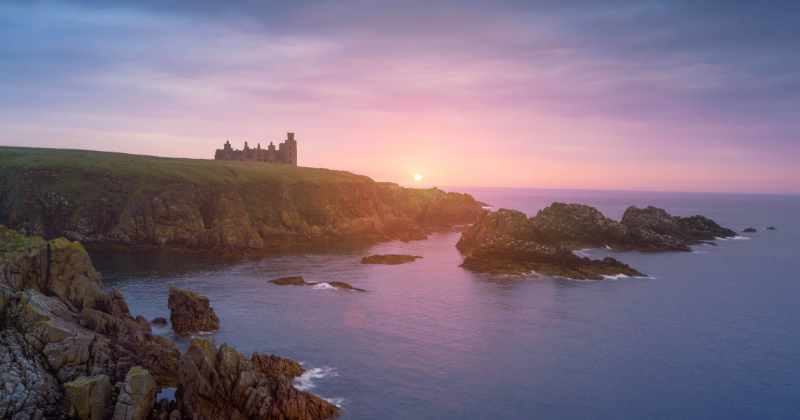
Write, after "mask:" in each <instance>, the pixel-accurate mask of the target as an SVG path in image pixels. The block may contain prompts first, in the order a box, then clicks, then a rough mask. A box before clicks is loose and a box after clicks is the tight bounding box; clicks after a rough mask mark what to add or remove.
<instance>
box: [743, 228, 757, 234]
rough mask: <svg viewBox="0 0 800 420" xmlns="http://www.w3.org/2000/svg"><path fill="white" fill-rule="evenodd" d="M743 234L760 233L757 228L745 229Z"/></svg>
mask: <svg viewBox="0 0 800 420" xmlns="http://www.w3.org/2000/svg"><path fill="white" fill-rule="evenodd" d="M742 232H746V233H754V232H758V230H756V228H745V229H744V230H743V231H742Z"/></svg>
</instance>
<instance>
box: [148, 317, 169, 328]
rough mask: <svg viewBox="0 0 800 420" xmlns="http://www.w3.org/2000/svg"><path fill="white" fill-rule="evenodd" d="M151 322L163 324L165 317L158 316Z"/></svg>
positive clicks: (165, 323)
mask: <svg viewBox="0 0 800 420" xmlns="http://www.w3.org/2000/svg"><path fill="white" fill-rule="evenodd" d="M151 323H152V325H159V326H163V325H167V319H166V318H163V317H158V318H156V319H154V320H152V321H151Z"/></svg>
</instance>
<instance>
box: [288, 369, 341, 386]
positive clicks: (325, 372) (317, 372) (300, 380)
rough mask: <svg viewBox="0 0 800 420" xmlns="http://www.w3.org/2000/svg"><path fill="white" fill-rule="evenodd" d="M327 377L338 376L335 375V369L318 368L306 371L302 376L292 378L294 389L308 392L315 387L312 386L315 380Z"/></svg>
mask: <svg viewBox="0 0 800 420" xmlns="http://www.w3.org/2000/svg"><path fill="white" fill-rule="evenodd" d="M329 376H339V374H338V373H336V369H335V368H332V367H330V366H323V367H319V368H312V369H307V370H306V371H305V372H303V374H302V375H300V376H298V377H297V378H294V381H293V382H294V386H295V388H297V389H299V390H301V391H308V390H309V389H311V388H314V387H315V386H316V385H315V384H314V380H315V379H321V378H325V377H329Z"/></svg>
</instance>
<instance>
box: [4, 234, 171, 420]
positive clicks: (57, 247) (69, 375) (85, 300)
mask: <svg viewBox="0 0 800 420" xmlns="http://www.w3.org/2000/svg"><path fill="white" fill-rule="evenodd" d="M0 241H2V242H3V243H4V244H6V245H7V246H4V247H2V249H0V252H2V255H0V256H1V257H2V258H0V323H2V327H1V328H0V358H1V359H2V361H3V363H2V364H0V378H3V381H4V382H5V386H4V387H0V418H12V417H13V418H28V417H30V418H42V416H44V418H60V417H62V416H65V415H68V414H69V413H64V412H63V410H64V408H65V407H62V404H61V401H62V400H63V398H64V388H63V387H61V386H60V385H59V384H60V383H69V382H72V381H75V380H76V379H78V378H80V377H94V376H97V375H105V376H107V377H108V378H110V381H111V382H117V381H119V380H122V379H123V378H124V377H125V374H126V373H127V372H128V370H129V369H130V368H131V367H132V366H136V365H142V366H145V367H146V368H148V369H150V371H151V372H156V373H157V374H158V375H157V378H158V381H159V382H160V383H161V384H165V385H166V384H169V383H172V384H174V383H175V380H176V372H177V367H178V361H179V358H180V352H179V351H178V349H177V348H176V347H175V344H174V343H173V342H172V341H171V340H169V339H167V338H166V337H157V336H153V335H152V334H149V333H148V332H147V331H146V328H145V327H143V325H142V322H141V318H139V319H138V320H137V319H134V318H133V317H132V316H131V314H130V312H129V310H128V306H127V304H126V302H125V298H124V297H123V296H122V294H121V293H119V291H117V290H116V289H113V288H112V289H111V290H110V291H108V292H106V291H104V290H103V288H102V283H101V282H100V273H97V272H96V271H95V270H94V269H93V268H92V266H91V261H90V260H89V258H88V254H86V252H85V250H84V249H83V247H82V246H81V245H80V244H79V243H70V242H69V241H66V240H54V241H49V242H47V241H44V240H42V239H41V238H29V237H23V236H21V235H19V234H18V233H17V232H14V231H10V230H8V229H6V228H5V227H2V226H0ZM44 294H47V295H48V296H45V295H44ZM112 412H113V410H112ZM73 414H75V415H76V416H77V415H78V414H77V408H76V409H75V413H73Z"/></svg>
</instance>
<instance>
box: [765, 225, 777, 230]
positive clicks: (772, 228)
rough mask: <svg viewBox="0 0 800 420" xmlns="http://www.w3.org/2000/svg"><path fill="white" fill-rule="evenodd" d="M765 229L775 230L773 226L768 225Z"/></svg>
mask: <svg viewBox="0 0 800 420" xmlns="http://www.w3.org/2000/svg"><path fill="white" fill-rule="evenodd" d="M767 230H777V229H775V226H770V227H768V228H767Z"/></svg>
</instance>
